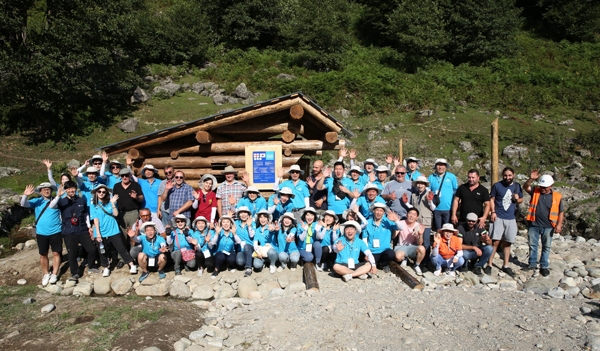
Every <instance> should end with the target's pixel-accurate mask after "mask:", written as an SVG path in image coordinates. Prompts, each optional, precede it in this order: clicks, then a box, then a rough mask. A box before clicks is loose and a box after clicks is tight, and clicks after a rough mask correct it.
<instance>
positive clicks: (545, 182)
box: [538, 174, 554, 188]
mask: <svg viewBox="0 0 600 351" xmlns="http://www.w3.org/2000/svg"><path fill="white" fill-rule="evenodd" d="M552 184H554V178H552V176H551V175H548V174H544V175H543V176H541V177H540V180H539V181H538V185H539V186H541V187H544V188H545V187H549V186H551V185H552Z"/></svg>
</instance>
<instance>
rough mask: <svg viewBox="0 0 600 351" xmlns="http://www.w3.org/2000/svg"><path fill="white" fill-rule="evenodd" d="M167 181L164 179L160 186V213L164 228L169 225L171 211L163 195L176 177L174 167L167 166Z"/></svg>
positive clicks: (165, 170) (165, 169)
mask: <svg viewBox="0 0 600 351" xmlns="http://www.w3.org/2000/svg"><path fill="white" fill-rule="evenodd" d="M164 172H165V179H163V180H162V181H161V182H160V184H159V185H158V211H159V212H160V219H161V221H162V224H163V226H166V225H167V224H169V223H170V222H169V221H170V220H169V209H168V208H167V207H166V204H165V202H164V201H163V199H162V198H161V196H162V194H164V192H165V189H166V187H167V183H170V182H172V181H173V177H174V176H175V170H174V169H173V167H172V166H170V165H166V166H165V168H164Z"/></svg>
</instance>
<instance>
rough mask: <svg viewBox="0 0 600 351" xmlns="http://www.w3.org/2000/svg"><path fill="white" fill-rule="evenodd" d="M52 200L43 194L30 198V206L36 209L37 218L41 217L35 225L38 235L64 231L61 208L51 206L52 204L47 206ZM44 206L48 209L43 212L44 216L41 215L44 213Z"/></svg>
mask: <svg viewBox="0 0 600 351" xmlns="http://www.w3.org/2000/svg"><path fill="white" fill-rule="evenodd" d="M50 201H51V200H50V199H48V200H46V199H44V198H43V197H41V196H40V197H38V198H35V199H31V200H29V207H31V208H33V210H34V211H35V219H36V220H37V219H38V218H39V220H38V222H37V225H36V227H35V232H36V234H37V235H42V236H48V235H53V234H58V233H60V232H61V231H62V222H61V219H60V210H59V209H58V208H50V206H48V207H46V204H47V203H48V202H50ZM44 208H46V210H45V211H44V213H43V214H42V217H40V213H42V210H43V209H44Z"/></svg>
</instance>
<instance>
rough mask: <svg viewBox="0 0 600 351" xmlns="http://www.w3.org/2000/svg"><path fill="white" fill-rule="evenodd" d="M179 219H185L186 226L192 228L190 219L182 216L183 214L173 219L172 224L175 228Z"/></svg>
mask: <svg viewBox="0 0 600 351" xmlns="http://www.w3.org/2000/svg"><path fill="white" fill-rule="evenodd" d="M177 219H183V220H185V225H186V226H187V227H189V226H190V219H189V218H187V217H186V216H185V215H182V214H181V213H180V214H178V215H177V216H175V217H173V218H171V224H172V225H173V227H175V220H177Z"/></svg>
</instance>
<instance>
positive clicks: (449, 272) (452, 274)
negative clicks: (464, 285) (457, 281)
mask: <svg viewBox="0 0 600 351" xmlns="http://www.w3.org/2000/svg"><path fill="white" fill-rule="evenodd" d="M446 274H448V275H449V276H451V277H456V272H455V271H447V272H446Z"/></svg>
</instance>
